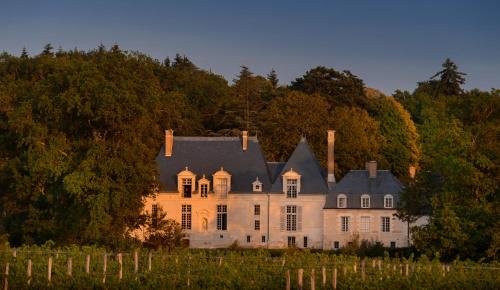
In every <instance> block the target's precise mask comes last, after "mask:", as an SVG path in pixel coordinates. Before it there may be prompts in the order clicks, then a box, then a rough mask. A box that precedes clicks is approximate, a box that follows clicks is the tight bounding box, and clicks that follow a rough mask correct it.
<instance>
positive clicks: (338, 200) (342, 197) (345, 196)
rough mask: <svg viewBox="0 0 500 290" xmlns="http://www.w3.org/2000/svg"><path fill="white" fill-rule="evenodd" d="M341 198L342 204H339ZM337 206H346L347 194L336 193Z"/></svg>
mask: <svg viewBox="0 0 500 290" xmlns="http://www.w3.org/2000/svg"><path fill="white" fill-rule="evenodd" d="M341 200H343V202H344V205H343V206H341V204H340V201H341ZM337 208H347V195H345V194H343V193H341V194H339V195H337Z"/></svg>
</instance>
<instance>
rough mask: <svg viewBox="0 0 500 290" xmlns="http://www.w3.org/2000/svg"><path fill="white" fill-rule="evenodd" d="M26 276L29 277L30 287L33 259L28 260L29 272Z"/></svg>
mask: <svg viewBox="0 0 500 290" xmlns="http://www.w3.org/2000/svg"><path fill="white" fill-rule="evenodd" d="M26 275H27V276H28V285H30V284H31V259H29V260H28V270H27V273H26Z"/></svg>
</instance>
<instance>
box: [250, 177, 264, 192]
mask: <svg viewBox="0 0 500 290" xmlns="http://www.w3.org/2000/svg"><path fill="white" fill-rule="evenodd" d="M252 190H253V192H262V182H260V180H259V177H257V178H256V179H255V181H254V182H252Z"/></svg>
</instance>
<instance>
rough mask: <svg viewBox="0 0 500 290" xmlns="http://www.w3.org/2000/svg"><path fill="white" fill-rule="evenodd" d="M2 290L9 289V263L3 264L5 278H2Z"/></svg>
mask: <svg viewBox="0 0 500 290" xmlns="http://www.w3.org/2000/svg"><path fill="white" fill-rule="evenodd" d="M3 289H4V290H8V289H9V262H7V263H5V278H4V284H3Z"/></svg>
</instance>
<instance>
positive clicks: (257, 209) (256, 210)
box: [253, 204, 260, 215]
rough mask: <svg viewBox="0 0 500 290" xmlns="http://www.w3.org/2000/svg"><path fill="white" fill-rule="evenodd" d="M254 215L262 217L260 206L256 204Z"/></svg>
mask: <svg viewBox="0 0 500 290" xmlns="http://www.w3.org/2000/svg"><path fill="white" fill-rule="evenodd" d="M253 214H254V215H260V204H256V205H254V206H253Z"/></svg>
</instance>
